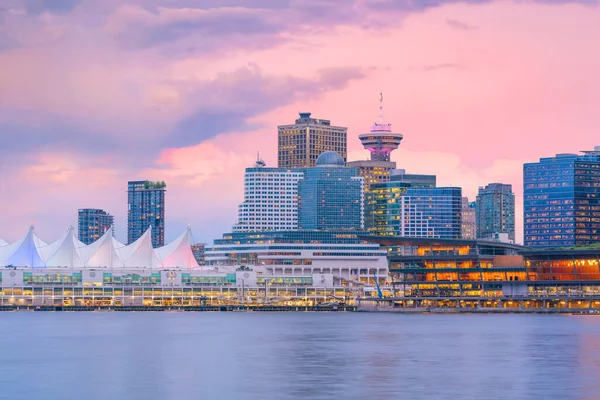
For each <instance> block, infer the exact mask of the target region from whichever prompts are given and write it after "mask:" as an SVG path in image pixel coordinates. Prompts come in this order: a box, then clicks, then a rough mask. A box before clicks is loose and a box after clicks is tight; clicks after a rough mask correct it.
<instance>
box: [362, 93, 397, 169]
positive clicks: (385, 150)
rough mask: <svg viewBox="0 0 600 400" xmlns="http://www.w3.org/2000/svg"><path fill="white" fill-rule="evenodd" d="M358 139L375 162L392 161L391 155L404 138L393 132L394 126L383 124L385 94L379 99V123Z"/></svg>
mask: <svg viewBox="0 0 600 400" xmlns="http://www.w3.org/2000/svg"><path fill="white" fill-rule="evenodd" d="M358 138H359V139H360V141H361V142H362V145H363V147H364V148H365V149H367V150H369V152H371V160H373V161H390V153H391V152H392V151H394V150H396V149H397V148H398V146H399V145H400V142H401V141H402V138H403V136H402V135H401V134H400V133H393V132H392V124H384V123H383V93H381V97H380V99H379V123H377V122H376V123H375V124H374V125H373V126H372V127H371V132H369V133H364V134H362V135H360V136H359V137H358Z"/></svg>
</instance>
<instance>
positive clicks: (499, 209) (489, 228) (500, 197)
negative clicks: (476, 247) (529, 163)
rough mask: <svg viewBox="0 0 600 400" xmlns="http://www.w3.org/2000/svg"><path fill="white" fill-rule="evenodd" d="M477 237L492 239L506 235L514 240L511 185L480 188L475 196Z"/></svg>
mask: <svg viewBox="0 0 600 400" xmlns="http://www.w3.org/2000/svg"><path fill="white" fill-rule="evenodd" d="M476 204H477V208H476V214H475V215H476V218H477V237H478V238H480V239H493V238H495V237H496V235H497V234H501V233H507V234H508V238H509V240H511V241H513V242H514V240H515V195H514V193H513V191H512V185H506V184H503V183H490V184H489V185H487V186H486V187H480V188H479V192H478V194H477V202H476Z"/></svg>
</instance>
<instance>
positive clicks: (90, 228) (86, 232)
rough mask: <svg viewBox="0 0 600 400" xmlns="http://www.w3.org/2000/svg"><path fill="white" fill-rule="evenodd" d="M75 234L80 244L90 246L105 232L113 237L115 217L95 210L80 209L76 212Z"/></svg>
mask: <svg viewBox="0 0 600 400" xmlns="http://www.w3.org/2000/svg"><path fill="white" fill-rule="evenodd" d="M77 215H78V218H77V234H78V238H79V240H80V241H81V242H83V243H85V244H91V243H93V242H95V241H96V240H98V239H100V237H101V236H102V235H104V234H105V233H106V231H108V230H110V231H111V235H112V236H114V235H115V230H114V220H115V217H113V216H112V215H110V214H109V213H107V212H106V211H104V210H100V209H97V208H82V209H80V210H78V212H77Z"/></svg>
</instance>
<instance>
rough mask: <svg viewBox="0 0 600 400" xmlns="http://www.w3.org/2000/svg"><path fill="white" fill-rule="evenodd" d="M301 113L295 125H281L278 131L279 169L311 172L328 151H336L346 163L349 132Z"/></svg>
mask: <svg viewBox="0 0 600 400" xmlns="http://www.w3.org/2000/svg"><path fill="white" fill-rule="evenodd" d="M310 115H311V113H300V118H298V119H296V122H295V123H294V124H292V125H280V126H278V127H277V130H278V146H277V150H278V166H279V167H280V168H311V167H314V166H315V163H316V161H317V157H319V155H320V154H321V153H323V152H325V151H335V152H336V153H338V154H340V155H341V156H342V158H343V159H344V162H345V161H346V157H347V152H348V145H347V131H348V128H345V127H341V126H333V125H331V121H329V120H326V119H316V118H311V117H310Z"/></svg>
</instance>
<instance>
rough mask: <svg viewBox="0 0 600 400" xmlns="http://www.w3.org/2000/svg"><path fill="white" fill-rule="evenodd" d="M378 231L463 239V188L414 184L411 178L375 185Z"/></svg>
mask: <svg viewBox="0 0 600 400" xmlns="http://www.w3.org/2000/svg"><path fill="white" fill-rule="evenodd" d="M368 201H369V202H370V203H371V204H370V207H372V208H373V219H374V221H373V228H372V229H371V231H372V232H373V234H374V235H380V236H405V237H429V238H442V239H460V238H461V236H462V189H461V188H459V187H434V188H425V187H412V186H411V184H410V183H407V182H398V181H396V182H388V183H377V184H374V185H371V191H370V194H369V200H368Z"/></svg>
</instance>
